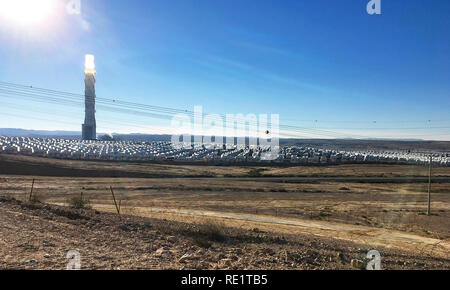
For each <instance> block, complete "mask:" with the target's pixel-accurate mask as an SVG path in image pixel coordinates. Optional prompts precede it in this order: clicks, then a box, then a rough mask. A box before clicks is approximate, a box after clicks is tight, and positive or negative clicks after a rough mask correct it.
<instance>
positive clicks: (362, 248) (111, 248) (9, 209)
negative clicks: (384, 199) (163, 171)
mask: <svg viewBox="0 0 450 290" xmlns="http://www.w3.org/2000/svg"><path fill="white" fill-rule="evenodd" d="M188 222H189V223H180V222H170V221H164V220H160V219H149V218H141V217H135V216H122V217H121V218H119V216H118V215H117V214H109V213H101V212H99V211H95V210H86V209H79V210H76V209H70V208H65V207H60V206H55V205H45V204H39V203H33V204H30V203H23V202H19V201H16V200H11V199H8V198H0V230H1V239H0V245H1V246H0V268H1V269H65V268H66V266H67V263H68V259H67V258H66V254H67V252H68V251H71V250H77V251H78V252H79V253H80V255H81V267H82V269H351V266H350V264H351V260H352V259H361V260H363V259H364V257H365V256H366V254H367V252H368V251H369V250H371V249H372V248H370V246H368V245H361V244H358V243H354V242H346V241H341V240H336V239H329V238H326V237H316V236H311V235H309V234H307V235H305V234H298V233H296V234H287V233H273V232H266V231H264V230H261V229H257V228H254V229H252V230H246V229H237V228H227V227H220V230H221V232H222V233H223V236H220V237H222V239H220V241H217V240H219V239H217V240H214V239H212V238H211V237H209V236H208V235H207V232H204V231H202V226H203V225H202V224H197V223H195V221H188ZM199 237H200V238H202V239H208V243H207V245H206V246H205V244H204V243H199V242H198V240H197V239H198V238H199ZM208 237H209V238H208ZM377 250H378V251H380V253H381V255H382V268H383V269H450V260H449V259H448V258H442V257H436V256H432V255H430V254H429V253H424V252H413V253H411V252H408V251H400V250H396V249H388V248H384V247H378V248H377Z"/></svg>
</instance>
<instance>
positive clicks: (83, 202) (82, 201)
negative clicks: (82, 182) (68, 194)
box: [67, 195, 90, 208]
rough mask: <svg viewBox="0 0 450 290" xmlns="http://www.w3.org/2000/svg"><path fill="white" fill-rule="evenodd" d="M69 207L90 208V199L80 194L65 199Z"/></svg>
mask: <svg viewBox="0 0 450 290" xmlns="http://www.w3.org/2000/svg"><path fill="white" fill-rule="evenodd" d="M67 203H68V204H69V206H70V207H73V208H90V201H89V199H87V198H84V197H83V195H81V196H74V197H72V198H70V199H68V200H67Z"/></svg>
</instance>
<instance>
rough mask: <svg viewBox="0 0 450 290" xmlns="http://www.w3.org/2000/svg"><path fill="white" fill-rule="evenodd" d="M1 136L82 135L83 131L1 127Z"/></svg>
mask: <svg viewBox="0 0 450 290" xmlns="http://www.w3.org/2000/svg"><path fill="white" fill-rule="evenodd" d="M0 136H8V137H42V136H81V132H80V131H78V132H77V131H46V130H26V129H15V128H0Z"/></svg>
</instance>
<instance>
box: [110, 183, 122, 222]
mask: <svg viewBox="0 0 450 290" xmlns="http://www.w3.org/2000/svg"><path fill="white" fill-rule="evenodd" d="M109 188H110V189H111V194H112V197H113V200H114V205H115V206H116V210H117V213H118V214H119V216H120V208H119V206H118V205H117V201H116V196H115V195H114V190H113V188H112V186H110V187H109Z"/></svg>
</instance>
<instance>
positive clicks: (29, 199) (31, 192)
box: [28, 178, 34, 202]
mask: <svg viewBox="0 0 450 290" xmlns="http://www.w3.org/2000/svg"><path fill="white" fill-rule="evenodd" d="M33 189H34V178H33V183H32V184H31V191H30V197H29V198H28V201H30V202H31V198H32V197H33Z"/></svg>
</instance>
